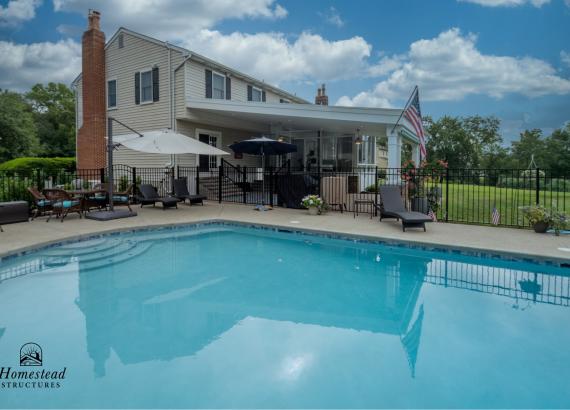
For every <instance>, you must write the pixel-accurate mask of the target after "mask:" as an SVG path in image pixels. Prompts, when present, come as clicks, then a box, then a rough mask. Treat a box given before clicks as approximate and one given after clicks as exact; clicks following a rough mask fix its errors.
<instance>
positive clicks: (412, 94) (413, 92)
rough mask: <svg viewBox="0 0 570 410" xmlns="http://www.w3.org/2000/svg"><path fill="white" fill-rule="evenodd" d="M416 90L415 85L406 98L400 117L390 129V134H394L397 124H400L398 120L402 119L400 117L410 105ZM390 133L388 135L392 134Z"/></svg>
mask: <svg viewBox="0 0 570 410" xmlns="http://www.w3.org/2000/svg"><path fill="white" fill-rule="evenodd" d="M417 88H418V86H417V85H416V86H415V87H414V89H413V90H412V93H411V94H410V97H409V98H408V102H407V103H406V105H404V109H403V110H402V112H401V113H400V116H399V117H398V121H396V124H394V127H393V128H392V132H394V130H395V129H396V127H397V126H398V124H399V123H400V120H401V119H402V116H403V115H404V113H405V112H406V109H407V108H408V105H409V104H410V101H412V97H413V96H414V94H415V92H416V89H417ZM392 132H390V134H391V133H392Z"/></svg>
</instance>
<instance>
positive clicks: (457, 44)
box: [337, 28, 570, 105]
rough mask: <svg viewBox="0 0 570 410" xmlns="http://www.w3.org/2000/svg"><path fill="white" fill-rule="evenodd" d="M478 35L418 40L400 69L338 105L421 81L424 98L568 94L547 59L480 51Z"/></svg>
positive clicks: (395, 96)
mask: <svg viewBox="0 0 570 410" xmlns="http://www.w3.org/2000/svg"><path fill="white" fill-rule="evenodd" d="M476 40H477V37H476V36H475V35H472V34H469V35H466V36H463V35H462V34H461V32H460V31H459V30H458V29H456V28H454V29H451V30H448V31H445V32H443V33H441V34H440V35H439V36H437V37H436V38H433V39H430V40H418V41H416V42H414V43H412V44H411V46H410V50H409V52H408V53H407V55H406V56H405V57H401V56H400V57H399V58H400V59H401V61H400V64H399V66H398V68H396V69H394V70H393V71H392V72H391V73H390V74H389V75H388V76H387V78H386V79H384V80H383V81H380V82H379V83H377V84H376V86H375V87H374V88H373V89H372V90H369V91H365V92H363V93H360V94H358V95H357V96H355V97H353V98H349V97H342V98H341V99H339V100H338V101H337V104H339V105H340V104H341V103H342V104H348V105H351V104H353V105H356V104H357V103H366V104H367V105H374V104H375V103H376V102H378V101H382V99H386V100H388V101H394V100H402V99H405V98H406V96H407V95H408V94H409V93H410V91H411V89H412V88H413V86H414V85H416V84H417V85H419V86H420V90H421V93H422V98H423V99H424V100H432V101H442V100H448V101H449V100H460V99H462V98H464V97H465V96H467V95H473V94H482V95H488V96H491V97H494V98H501V97H503V96H504V95H506V94H510V93H517V94H522V95H526V96H528V97H538V96H542V95H548V94H560V95H562V94H569V93H570V80H568V79H565V78H562V77H560V76H558V75H557V73H556V70H555V69H554V68H553V67H552V66H551V65H550V64H549V63H547V62H546V61H543V60H539V59H536V58H531V57H521V58H517V57H506V56H494V55H487V54H482V53H481V52H480V51H479V50H477V48H476Z"/></svg>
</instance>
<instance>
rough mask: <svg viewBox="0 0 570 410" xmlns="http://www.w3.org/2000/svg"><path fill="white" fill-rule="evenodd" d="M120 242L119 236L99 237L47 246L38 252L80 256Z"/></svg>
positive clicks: (105, 248)
mask: <svg viewBox="0 0 570 410" xmlns="http://www.w3.org/2000/svg"><path fill="white" fill-rule="evenodd" d="M121 242H122V240H121V239H119V238H100V239H93V240H89V241H80V242H75V243H70V244H64V245H61V246H55V247H52V248H47V249H45V250H43V251H41V252H39V253H38V254H39V255H41V256H81V255H88V254H92V253H96V252H101V251H105V250H107V249H110V248H113V247H115V246H117V245H118V244H120V243H121Z"/></svg>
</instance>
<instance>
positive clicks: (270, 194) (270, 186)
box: [269, 167, 273, 208]
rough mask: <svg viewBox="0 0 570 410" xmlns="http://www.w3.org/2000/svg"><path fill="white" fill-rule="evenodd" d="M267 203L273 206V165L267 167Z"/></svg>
mask: <svg viewBox="0 0 570 410" xmlns="http://www.w3.org/2000/svg"><path fill="white" fill-rule="evenodd" d="M269 205H271V207H272V208H273V167H269Z"/></svg>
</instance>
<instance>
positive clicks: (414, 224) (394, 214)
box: [376, 185, 432, 232]
mask: <svg viewBox="0 0 570 410" xmlns="http://www.w3.org/2000/svg"><path fill="white" fill-rule="evenodd" d="M380 200H381V205H380V206H379V207H378V206H377V205H376V207H377V208H378V211H379V214H380V220H382V219H383V218H396V220H400V219H401V220H402V230H403V231H404V232H406V228H424V232H425V231H426V225H425V223H426V222H431V221H432V220H431V218H430V217H429V216H427V215H425V214H422V213H421V212H410V211H406V208H405V207H404V201H403V200H402V195H401V194H400V187H399V186H398V185H385V186H381V187H380Z"/></svg>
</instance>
